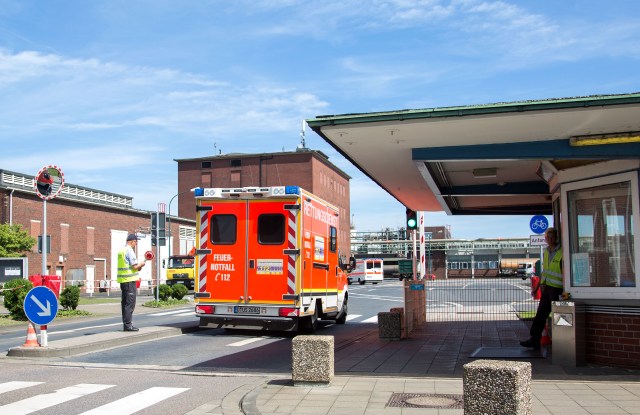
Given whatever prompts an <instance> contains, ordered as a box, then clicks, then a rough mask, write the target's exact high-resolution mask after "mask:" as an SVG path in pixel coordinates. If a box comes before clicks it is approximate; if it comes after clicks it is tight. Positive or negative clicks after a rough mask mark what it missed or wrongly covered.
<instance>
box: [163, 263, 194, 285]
mask: <svg viewBox="0 0 640 415" xmlns="http://www.w3.org/2000/svg"><path fill="white" fill-rule="evenodd" d="M193 258H194V257H193V255H173V256H170V257H169V259H168V263H167V285H169V286H173V285H175V284H184V286H185V287H187V289H189V290H193V287H194V278H193V276H194V272H193V271H194V259H193Z"/></svg>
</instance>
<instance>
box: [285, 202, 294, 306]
mask: <svg viewBox="0 0 640 415" xmlns="http://www.w3.org/2000/svg"><path fill="white" fill-rule="evenodd" d="M287 237H288V240H287V248H288V249H296V214H295V213H294V212H293V211H291V210H290V211H289V216H288V218H287ZM287 277H288V278H287V294H293V293H294V292H295V290H296V255H295V254H289V259H288V261H287Z"/></svg>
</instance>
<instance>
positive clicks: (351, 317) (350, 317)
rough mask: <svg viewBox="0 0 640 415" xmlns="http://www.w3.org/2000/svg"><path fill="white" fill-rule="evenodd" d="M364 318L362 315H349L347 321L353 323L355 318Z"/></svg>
mask: <svg viewBox="0 0 640 415" xmlns="http://www.w3.org/2000/svg"><path fill="white" fill-rule="evenodd" d="M358 317H362V314H347V321H351V320H353V319H354V318H358Z"/></svg>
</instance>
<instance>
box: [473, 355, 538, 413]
mask: <svg viewBox="0 0 640 415" xmlns="http://www.w3.org/2000/svg"><path fill="white" fill-rule="evenodd" d="M463 367H464V375H463V389H464V413H465V415H480V414H483V415H488V414H496V415H516V414H517V415H530V414H533V409H532V403H531V363H529V362H509V361H502V360H476V361H474V362H471V363H467V364H466V365H464V366H463Z"/></svg>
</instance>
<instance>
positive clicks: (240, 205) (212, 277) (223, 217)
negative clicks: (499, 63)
mask: <svg viewBox="0 0 640 415" xmlns="http://www.w3.org/2000/svg"><path fill="white" fill-rule="evenodd" d="M202 205H203V206H211V210H210V211H209V212H208V215H207V226H206V227H203V228H202V230H201V231H200V238H203V239H204V238H206V242H204V241H201V247H202V248H208V249H210V250H211V253H210V254H208V255H206V258H205V259H206V263H201V264H200V265H201V266H204V267H206V278H205V281H204V286H202V285H203V281H202V277H201V281H200V285H201V287H200V291H206V292H208V293H209V294H210V297H209V298H210V301H212V302H217V303H220V302H223V303H224V302H231V303H243V302H244V300H245V298H246V286H245V285H246V246H247V232H246V226H247V225H246V223H247V203H246V201H241V200H215V201H213V202H212V201H204V202H203V203H202ZM203 242H204V243H205V244H206V246H202V244H203Z"/></svg>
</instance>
